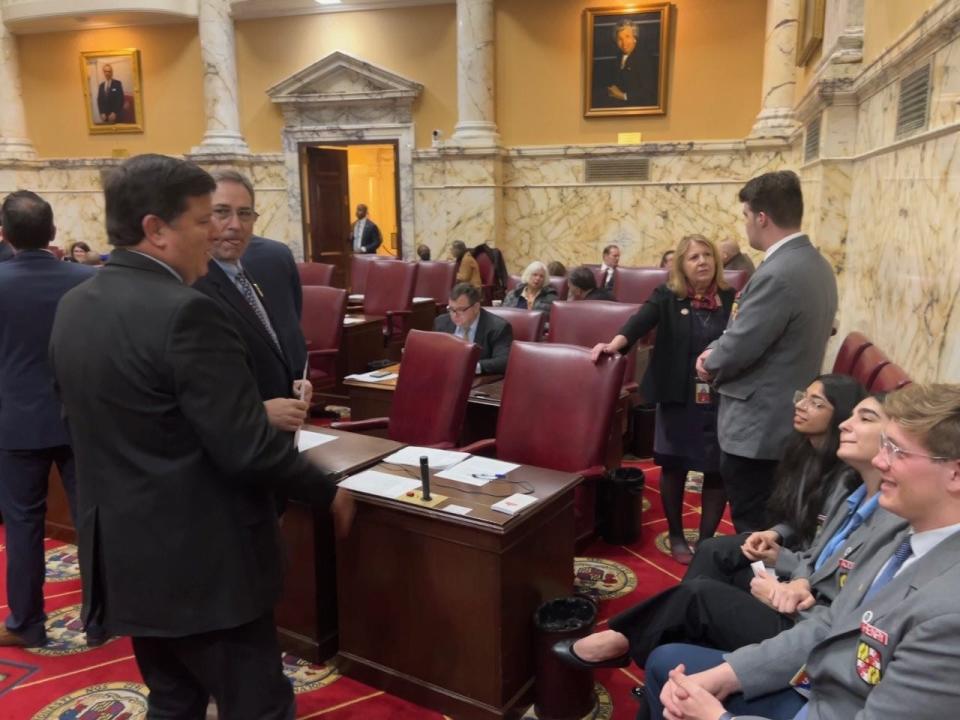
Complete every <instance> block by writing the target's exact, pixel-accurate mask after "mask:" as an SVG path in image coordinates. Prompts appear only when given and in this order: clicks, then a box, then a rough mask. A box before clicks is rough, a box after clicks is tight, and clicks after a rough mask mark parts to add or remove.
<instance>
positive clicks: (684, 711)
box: [661, 665, 724, 720]
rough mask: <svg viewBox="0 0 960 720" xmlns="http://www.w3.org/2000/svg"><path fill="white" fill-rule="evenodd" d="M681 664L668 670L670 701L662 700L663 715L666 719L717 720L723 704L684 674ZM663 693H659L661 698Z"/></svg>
mask: <svg viewBox="0 0 960 720" xmlns="http://www.w3.org/2000/svg"><path fill="white" fill-rule="evenodd" d="M684 670H685V668H684V667H683V665H678V666H677V667H675V668H674V669H673V670H671V671H670V680H669V681H668V682H667V685H666V686H664V692H666V688H668V687H669V688H670V689H671V692H670V702H669V704H668V703H666V702H664V709H663V716H664V717H665V718H667V719H668V720H717V718H719V717H720V716H721V715H722V714H723V711H724V708H723V704H722V703H721V702H720V701H719V700H717V698H715V697H714V696H713V695H712V694H710V693H709V692H708V691H707V690H706V689H704V688H703V687H701V686H700V685H698V684H697V683H696V682H694V681H693V680H692V679H691V678H690V677H688V676H687V675H685V674H684ZM662 697H663V694H661V698H662Z"/></svg>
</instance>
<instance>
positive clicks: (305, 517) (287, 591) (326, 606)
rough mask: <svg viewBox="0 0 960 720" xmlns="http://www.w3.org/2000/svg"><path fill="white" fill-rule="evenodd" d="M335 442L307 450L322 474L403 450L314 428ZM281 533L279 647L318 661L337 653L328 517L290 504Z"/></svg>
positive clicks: (346, 470) (346, 469) (379, 441)
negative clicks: (334, 437)
mask: <svg viewBox="0 0 960 720" xmlns="http://www.w3.org/2000/svg"><path fill="white" fill-rule="evenodd" d="M316 430H317V431H318V432H322V433H323V434H324V435H336V436H337V440H334V441H332V442H328V443H324V444H323V445H320V446H317V447H315V448H311V449H310V450H308V451H307V456H308V457H309V458H310V460H311V461H312V462H314V463H315V464H316V465H318V466H319V467H321V468H323V469H324V470H326V471H327V472H335V473H352V472H356V471H358V470H361V469H363V468H366V467H369V466H370V465H373V464H375V463H377V462H379V461H380V460H381V459H382V458H384V457H386V456H387V455H389V454H390V453H392V452H395V451H397V450H399V449H400V448H401V447H403V446H402V445H401V444H400V443H397V442H393V441H392V440H384V439H382V438H375V437H369V436H366V435H359V434H357V433H349V432H341V431H339V430H332V429H330V428H316ZM280 534H281V537H282V542H283V547H284V553H285V557H284V560H285V562H284V565H285V569H286V575H285V577H284V588H283V595H282V596H281V598H280V601H279V602H278V603H277V607H276V623H277V632H278V634H279V636H280V646H281V647H282V648H283V649H284V650H286V651H287V652H291V653H293V654H294V655H296V656H297V657H302V658H306V659H308V660H312V661H314V662H319V661H321V660H324V659H326V658H328V657H330V656H332V655H333V654H334V653H336V651H337V588H336V553H335V552H334V540H333V524H332V520H331V517H330V513H328V512H327V511H326V510H317V509H316V508H314V507H313V506H312V505H310V504H308V503H304V502H299V501H297V500H296V499H291V500H290V501H289V502H288V503H287V509H286V512H285V513H284V515H283V520H282V523H281V528H280Z"/></svg>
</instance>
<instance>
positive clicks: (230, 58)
mask: <svg viewBox="0 0 960 720" xmlns="http://www.w3.org/2000/svg"><path fill="white" fill-rule="evenodd" d="M200 55H201V58H202V60H203V100H204V110H205V111H206V115H207V130H206V132H205V133H204V135H203V140H201V141H200V145H198V146H197V147H195V148H193V150H192V151H191V153H192V154H194V155H223V154H235V155H246V154H249V153H250V148H248V147H247V143H246V141H245V140H244V139H243V135H242V134H241V133H240V112H239V111H238V109H237V58H236V51H235V49H234V35H233V19H232V18H231V17H230V3H229V0H200Z"/></svg>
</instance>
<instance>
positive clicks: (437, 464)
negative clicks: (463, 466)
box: [383, 446, 470, 470]
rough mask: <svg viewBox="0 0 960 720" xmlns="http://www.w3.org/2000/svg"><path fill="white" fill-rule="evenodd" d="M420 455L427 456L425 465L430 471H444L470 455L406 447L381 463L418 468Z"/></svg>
mask: <svg viewBox="0 0 960 720" xmlns="http://www.w3.org/2000/svg"><path fill="white" fill-rule="evenodd" d="M421 455H426V456H427V465H428V466H429V467H430V469H431V470H445V469H447V468H449V467H453V466H454V465H456V464H457V463H460V462H463V461H464V460H466V459H467V458H468V457H470V453H465V452H455V451H453V450H437V449H436V448H427V447H416V446H408V447H405V448H403V449H402V450H398V451H397V452H395V453H394V454H393V455H388V456H387V457H385V458H384V459H383V461H384V462H388V463H395V464H397V465H411V466H413V467H416V468H418V467H420V456H421Z"/></svg>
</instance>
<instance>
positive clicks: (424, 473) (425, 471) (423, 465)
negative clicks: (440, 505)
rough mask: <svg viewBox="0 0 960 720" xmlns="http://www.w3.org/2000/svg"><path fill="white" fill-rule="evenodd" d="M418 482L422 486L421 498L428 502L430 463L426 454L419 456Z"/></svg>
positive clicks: (429, 498)
mask: <svg viewBox="0 0 960 720" xmlns="http://www.w3.org/2000/svg"><path fill="white" fill-rule="evenodd" d="M420 483H421V485H422V486H423V499H424V500H426V501H427V502H430V500H432V498H431V497H430V463H429V461H428V459H427V456H426V455H421V456H420Z"/></svg>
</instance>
